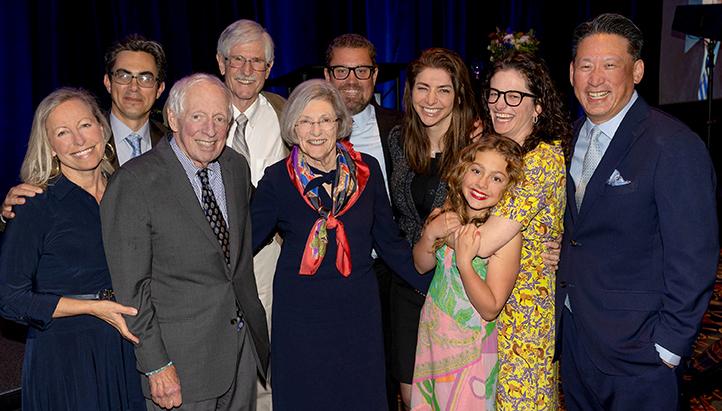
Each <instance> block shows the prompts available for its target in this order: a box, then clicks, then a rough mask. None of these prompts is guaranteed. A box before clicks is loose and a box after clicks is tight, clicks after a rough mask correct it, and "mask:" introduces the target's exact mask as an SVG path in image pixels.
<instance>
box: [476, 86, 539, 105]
mask: <svg viewBox="0 0 722 411" xmlns="http://www.w3.org/2000/svg"><path fill="white" fill-rule="evenodd" d="M501 96H504V102H506V105H508V106H509V107H516V106H518V105H519V104H521V102H522V100H524V97H531V98H536V96H535V95H533V94H529V93H525V92H523V91H517V90H507V91H499V90H497V89H495V88H490V89H489V90H488V91H487V92H486V100H487V101H488V102H489V104H494V103H496V102H497V101H499V97H501Z"/></svg>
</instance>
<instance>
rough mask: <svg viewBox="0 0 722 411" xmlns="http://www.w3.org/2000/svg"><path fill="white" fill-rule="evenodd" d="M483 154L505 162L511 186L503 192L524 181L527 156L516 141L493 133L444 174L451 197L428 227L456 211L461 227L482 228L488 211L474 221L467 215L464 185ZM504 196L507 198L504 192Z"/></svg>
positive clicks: (472, 145)
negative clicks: (468, 225)
mask: <svg viewBox="0 0 722 411" xmlns="http://www.w3.org/2000/svg"><path fill="white" fill-rule="evenodd" d="M484 151H495V152H497V153H499V154H501V155H502V156H503V157H504V160H506V172H507V174H508V175H509V182H508V184H507V186H506V188H505V189H504V192H506V191H507V190H509V189H510V188H512V187H513V186H514V185H516V184H517V183H519V182H521V181H522V179H523V178H524V155H523V154H522V148H521V146H519V144H517V143H516V142H515V141H514V140H512V139H509V138H506V137H503V136H500V135H498V134H495V133H490V134H487V135H485V136H484V138H481V139H479V140H478V141H476V142H475V143H472V144H471V145H469V146H467V147H466V148H464V149H463V150H462V151H461V153H460V154H459V158H458V161H457V162H456V164H455V165H454V166H453V167H452V168H451V169H449V170H448V171H447V172H446V173H444V180H446V182H447V184H448V193H447V195H446V201H445V202H444V205H443V206H442V207H441V208H439V209H437V210H436V211H435V212H432V213H431V215H429V218H428V219H427V220H426V224H428V223H429V222H431V221H432V220H433V219H435V218H436V217H438V216H439V215H441V214H442V213H445V212H447V211H453V212H455V213H456V214H457V215H458V216H459V220H461V224H471V223H473V224H476V225H477V226H479V225H481V224H483V223H484V222H485V221H486V219H487V218H488V217H489V210H486V212H484V213H483V215H481V216H475V217H472V216H470V215H469V213H468V209H467V205H468V204H467V202H466V199H465V198H464V193H463V192H462V182H463V180H464V175H465V174H466V172H467V171H468V170H469V167H471V164H472V163H473V162H474V160H475V159H476V154H477V153H480V152H484ZM501 194H504V193H503V192H502V193H501ZM445 242H446V240H445V239H439V240H437V241H436V242H435V243H434V249H438V248H439V247H441V246H442V245H443V244H444V243H445Z"/></svg>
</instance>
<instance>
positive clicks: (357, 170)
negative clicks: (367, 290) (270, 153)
mask: <svg viewBox="0 0 722 411" xmlns="http://www.w3.org/2000/svg"><path fill="white" fill-rule="evenodd" d="M286 168H287V169H288V175H289V176H290V178H291V182H292V183H293V185H294V187H296V189H297V190H298V192H299V194H301V196H302V197H303V199H304V200H305V201H306V204H308V206H309V207H311V208H312V209H314V210H316V211H317V212H318V214H319V218H318V219H317V220H316V222H315V223H314V224H313V227H312V228H311V232H310V233H309V234H308V239H307V240H306V247H305V248H304V250H303V259H302V260H301V268H300V270H299V274H301V275H314V274H315V273H316V270H318V267H319V266H320V265H321V262H322V261H323V257H324V256H325V255H326V247H327V245H328V233H327V232H326V230H327V229H331V230H333V229H335V230H336V246H337V248H338V250H337V252H336V268H337V269H338V271H339V272H340V273H341V274H342V275H343V276H344V277H348V276H349V275H350V274H351V251H350V249H349V244H348V239H347V238H346V230H345V229H344V225H343V222H342V221H341V220H339V219H338V217H340V216H342V215H343V214H344V213H345V212H346V211H348V210H349V209H350V208H351V207H352V206H353V205H354V204H355V203H356V200H358V198H359V197H360V196H361V193H362V192H363V190H364V188H366V183H367V182H368V179H369V168H368V166H367V165H366V163H364V162H363V160H362V159H361V154H359V153H357V152H356V151H355V150H354V149H353V146H352V145H351V143H349V142H347V141H342V142H337V143H336V170H335V177H334V181H333V189H332V196H331V200H332V203H333V206H332V207H331V210H328V209H326V208H325V207H323V205H322V204H321V201H320V198H319V191H318V190H323V189H324V188H323V187H322V186H320V187H319V184H318V183H315V184H311V185H310V186H309V183H311V182H312V181H314V179H317V178H322V177H319V176H317V175H316V174H315V173H314V172H313V170H311V168H310V167H309V165H308V162H307V161H306V156H305V155H304V154H303V153H302V152H301V151H300V150H299V148H298V146H295V147H294V148H293V150H292V151H291V155H289V156H288V160H286Z"/></svg>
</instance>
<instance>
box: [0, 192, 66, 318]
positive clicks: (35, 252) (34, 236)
mask: <svg viewBox="0 0 722 411" xmlns="http://www.w3.org/2000/svg"><path fill="white" fill-rule="evenodd" d="M46 197H47V193H44V194H42V195H39V196H38V197H37V198H29V199H28V201H27V203H26V204H25V205H23V206H22V207H15V218H14V219H13V220H12V221H10V222H9V223H8V226H7V231H6V232H5V234H4V237H3V238H2V239H3V244H2V249H0V315H2V316H3V317H5V318H8V319H10V320H13V321H17V322H19V323H21V324H26V325H31V326H34V327H37V328H40V329H44V328H46V327H47V326H48V325H50V323H51V322H52V315H53V312H55V308H56V307H57V305H58V301H59V300H60V296H58V295H53V294H47V293H40V292H36V291H34V290H33V285H34V283H35V273H36V271H37V268H38V262H39V261H40V257H41V255H42V253H43V251H44V238H45V236H46V233H47V231H48V228H49V227H50V226H51V225H52V221H51V220H50V219H49V218H46V217H47V216H48V214H49V213H50V210H48V209H47V207H42V204H41V202H42V199H45V198H46Z"/></svg>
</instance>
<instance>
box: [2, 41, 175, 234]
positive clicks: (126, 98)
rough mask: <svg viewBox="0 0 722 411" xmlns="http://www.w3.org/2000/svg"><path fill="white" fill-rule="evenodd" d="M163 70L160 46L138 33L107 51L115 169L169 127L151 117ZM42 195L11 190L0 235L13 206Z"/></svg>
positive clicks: (32, 189)
mask: <svg viewBox="0 0 722 411" xmlns="http://www.w3.org/2000/svg"><path fill="white" fill-rule="evenodd" d="M165 69H166V58H165V52H164V51H163V47H162V46H161V45H160V44H159V43H157V42H155V41H151V40H147V39H145V38H144V37H143V36H141V35H139V34H131V35H129V36H128V37H126V38H125V39H123V40H121V41H119V42H117V43H115V44H113V45H112V46H111V47H110V48H109V49H108V50H107V51H106V53H105V72H106V74H105V76H104V77H103V84H105V89H106V90H108V93H110V98H111V100H112V105H111V108H110V114H109V115H108V120H109V121H108V122H109V123H110V127H111V129H112V130H111V131H112V136H111V138H110V141H109V143H110V146H111V147H112V148H113V151H114V153H115V155H114V156H113V157H112V160H111V162H112V164H113V166H114V167H115V168H118V167H120V166H121V165H123V164H124V163H125V162H126V161H128V160H130V159H132V158H134V157H137V156H139V155H141V154H143V153H145V152H146V151H148V150H150V149H151V147H152V146H154V145H155V144H156V143H157V142H158V141H160V139H161V138H162V137H163V136H165V135H166V134H168V132H169V130H168V128H166V127H165V126H164V125H163V124H162V123H161V122H159V121H155V120H152V119H151V118H150V114H151V110H152V108H153V104H155V101H156V100H157V99H158V97H160V95H161V94H162V93H163V90H165ZM42 192H43V191H42V189H40V188H39V187H35V186H32V185H30V184H25V183H23V184H18V185H17V186H15V187H13V188H11V189H10V191H8V193H7V195H6V196H5V199H4V200H3V204H2V209H1V210H0V211H2V214H0V232H2V231H3V229H4V226H5V221H4V220H5V219H11V218H13V217H15V213H13V211H12V208H13V207H14V206H18V205H22V204H25V197H34V196H35V195H36V194H40V193H42Z"/></svg>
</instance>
